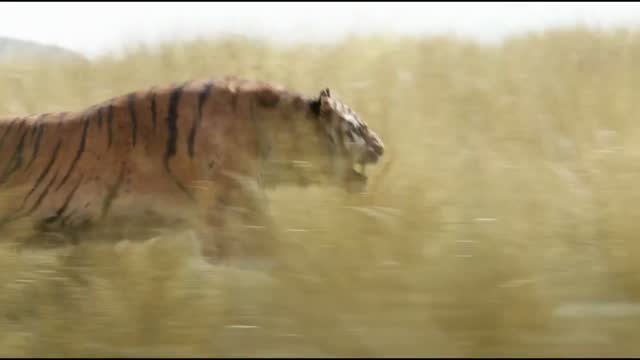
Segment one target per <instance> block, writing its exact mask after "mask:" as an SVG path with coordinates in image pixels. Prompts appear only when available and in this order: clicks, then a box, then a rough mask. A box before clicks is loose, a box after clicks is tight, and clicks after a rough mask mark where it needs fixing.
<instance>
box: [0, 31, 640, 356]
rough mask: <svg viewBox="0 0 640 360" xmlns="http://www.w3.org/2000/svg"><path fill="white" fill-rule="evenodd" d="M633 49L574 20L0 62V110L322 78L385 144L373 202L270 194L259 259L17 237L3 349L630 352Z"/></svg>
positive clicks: (184, 244) (304, 87)
mask: <svg viewBox="0 0 640 360" xmlns="http://www.w3.org/2000/svg"><path fill="white" fill-rule="evenodd" d="M639 59H640V33H636V32H631V31H627V30H624V29H619V30H615V31H607V32H605V31H595V30H590V29H586V28H575V29H565V30H555V31H548V32H545V33H538V34H527V35H523V36H520V37H516V38H512V39H510V40H509V41H507V42H506V43H505V44H504V45H502V46H499V47H489V46H480V45H478V44H475V43H473V42H470V41H466V40H464V39H456V38H448V37H442V38H429V39H411V38H383V37H379V38H373V37H371V38H353V39H349V40H348V41H345V42H343V43H340V44H338V45H335V46H323V47H317V46H313V45H309V46H297V47H293V48H279V49H278V48H269V47H266V46H265V45H261V44H260V43H257V42H252V41H249V40H243V39H229V40H221V41H216V42H210V41H206V40H198V41H193V42H188V43H179V44H178V43H176V44H173V43H172V44H165V45H162V46H159V47H158V48H143V47H140V48H136V49H131V50H130V51H129V52H128V53H127V54H126V55H125V56H123V57H121V58H116V57H112V58H102V59H99V60H97V61H95V62H93V63H90V64H66V65H56V66H53V65H48V64H46V62H41V63H38V62H30V63H26V62H25V63H14V64H7V65H0V113H2V114H22V113H25V112H29V113H30V112H45V111H58V110H68V109H78V108H82V107H84V106H88V105H91V104H93V103H95V102H98V101H102V100H105V99H107V98H109V97H111V96H114V95H119V94H122V93H125V92H127V91H130V90H132V89H136V88H144V87H147V86H151V85H155V84H160V83H165V82H171V81H183V80H185V79H187V78H196V77H210V76H224V75H229V74H233V75H238V76H242V77H247V78H257V79H261V80H267V81H273V82H277V83H281V84H284V85H287V86H291V87H294V88H296V89H299V90H301V91H304V92H307V93H309V94H315V93H317V92H318V91H319V90H320V89H321V88H322V87H324V86H329V87H331V88H332V91H333V92H335V93H337V94H338V96H340V97H342V98H343V99H344V100H345V101H346V102H347V103H349V104H350V105H351V106H352V107H353V108H354V109H356V111H358V112H359V113H360V114H361V116H362V118H363V119H365V120H366V121H367V122H369V123H370V124H371V125H372V126H373V128H374V129H376V130H377V131H378V132H379V133H380V134H381V136H382V138H383V140H384V141H385V143H386V145H387V154H388V155H387V157H386V158H385V161H389V160H391V159H392V162H391V163H389V164H387V165H388V167H387V168H386V169H387V171H386V172H383V170H382V169H383V166H379V167H377V168H376V169H371V170H372V176H373V181H374V183H373V184H372V187H371V192H370V193H368V194H367V195H365V196H348V195H346V194H344V193H342V192H340V191H336V190H335V189H319V188H311V189H279V190H277V191H274V192H272V193H270V197H271V201H272V208H273V212H274V216H275V217H276V220H277V222H278V224H279V226H280V227H281V230H282V234H281V235H282V237H281V240H280V244H279V247H278V251H277V259H276V260H277V261H276V264H277V265H276V267H275V268H274V269H273V270H270V271H268V272H260V271H253V270H246V269H241V268H237V269H236V268H233V267H211V266H205V265H203V264H202V263H201V262H200V260H199V258H198V257H197V255H195V248H194V247H195V244H194V242H193V240H192V239H191V238H190V237H189V234H180V233H178V234H174V233H168V234H165V235H163V236H160V237H159V238H157V239H155V240H154V241H150V242H146V243H132V244H128V243H123V244H120V245H118V246H117V247H113V246H107V245H105V244H96V243H91V242H90V241H89V242H87V244H85V245H83V246H80V247H79V248H77V249H74V250H72V251H70V252H68V253H67V252H64V251H59V252H55V251H53V250H50V251H39V252H36V251H34V252H31V253H20V254H17V253H16V252H15V251H14V250H13V249H12V248H11V247H10V246H9V245H7V246H6V247H5V248H2V249H1V250H0V287H1V288H2V291H0V355H1V356H21V357H32V356H33V357H35V356H52V355H53V356H73V357H76V356H120V357H122V356H378V357H382V356H421V357H427V356H591V357H597V356H633V354H637V352H638V350H640V346H638V345H637V344H638V343H637V340H636V333H637V330H638V329H639V328H640V316H639V315H638V313H637V310H636V312H634V311H633V309H635V308H634V307H633V306H631V307H630V306H626V307H624V306H622V305H616V304H627V305H628V304H632V305H634V304H635V303H636V302H640V282H639V281H640V272H639V271H640V262H639V261H638V259H639V258H640V243H638V239H637V234H638V233H639V231H640V222H638V220H637V219H638V215H640V206H638V204H637V203H636V201H638V200H640V190H638V189H637V188H636V184H638V183H639V182H640V172H638V171H639V170H640V165H639V164H640V126H637V125H636V124H637V121H638V115H640V114H639V110H640V102H638V101H637V95H638V91H640V88H639V87H638V86H639V85H638V84H640V70H638V69H637V63H638V60H639ZM20 231H23V230H16V232H15V234H18V233H19V232H20ZM6 236H8V237H10V235H6ZM88 240H90V239H88ZM65 251H66V250H65ZM575 304H583V305H584V306H582V307H579V309H581V310H580V311H578V312H576V311H573V312H571V311H570V310H571V309H576V307H575ZM603 307H606V308H613V309H618V310H619V311H618V312H612V311H609V312H606V311H605V312H603V311H598V309H603ZM585 309H586V310H585ZM572 314H573V315H572Z"/></svg>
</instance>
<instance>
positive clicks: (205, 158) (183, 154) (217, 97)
mask: <svg viewBox="0 0 640 360" xmlns="http://www.w3.org/2000/svg"><path fill="white" fill-rule="evenodd" d="M260 89H271V88H270V87H269V85H267V84H262V83H252V82H247V81H240V80H235V79H220V80H208V81H193V82H189V83H185V84H180V85H169V86H165V87H156V88H151V89H148V90H145V91H139V92H133V93H129V94H127V95H124V96H120V97H116V98H113V99H111V100H108V101H106V102H103V103H101V104H97V105H94V106H92V107H90V108H87V109H86V110H84V111H81V112H75V113H70V112H67V113H51V114H43V115H33V116H29V117H24V118H20V117H16V118H5V119H2V121H1V123H0V187H2V188H3V189H9V190H11V191H12V192H13V193H14V195H15V196H14V197H13V198H14V199H16V200H14V201H13V202H12V204H11V206H9V208H8V211H7V212H6V214H4V216H3V219H4V221H5V222H6V221H10V220H14V219H17V218H21V217H25V216H30V217H33V218H34V219H35V220H36V222H38V223H40V224H43V225H46V226H47V227H53V228H55V227H59V228H67V227H74V226H77V225H82V224H91V223H95V222H97V221H100V220H104V219H106V218H107V217H109V216H111V215H113V216H121V217H123V218H128V217H136V216H138V215H141V214H144V213H149V212H152V213H158V214H165V215H168V216H171V217H183V218H188V217H190V216H192V215H193V214H192V213H189V212H188V211H185V209H193V210H195V211H200V210H204V209H199V208H198V207H197V206H196V207H194V206H193V205H194V204H195V203H197V201H196V200H197V198H198V191H199V190H198V188H199V187H200V188H206V191H207V192H208V194H209V196H211V193H212V192H213V193H214V196H215V193H216V192H221V193H222V192H224V191H225V187H226V186H229V185H230V184H231V182H230V180H229V178H228V177H227V176H224V174H222V172H223V170H224V171H237V172H240V173H242V172H246V171H247V170H249V169H248V168H250V167H252V166H255V165H254V162H252V159H254V158H255V156H256V152H257V149H256V142H255V137H256V134H255V131H254V130H255V129H253V128H251V126H252V124H251V123H250V121H249V115H250V114H249V113H250V111H251V108H252V101H253V100H254V99H253V98H252V97H251V96H252V94H254V93H255V92H256V91H258V92H259V91H261V90H260ZM205 117H206V118H207V119H208V121H206V122H203V121H202V119H203V118H205ZM205 179H206V181H205ZM210 205H211V204H207V203H204V204H203V205H202V206H204V207H205V208H206V207H207V206H210Z"/></svg>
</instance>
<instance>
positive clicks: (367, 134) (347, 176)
mask: <svg viewBox="0 0 640 360" xmlns="http://www.w3.org/2000/svg"><path fill="white" fill-rule="evenodd" d="M310 107H311V113H312V114H313V115H315V117H316V119H315V121H316V122H317V125H318V127H319V128H320V131H321V133H323V134H321V135H324V136H325V137H326V139H327V141H328V150H329V154H328V155H329V156H328V161H329V166H330V172H331V173H332V175H333V177H334V180H338V181H339V182H340V183H341V185H343V186H345V187H346V188H347V189H348V190H350V191H353V190H361V189H362V187H363V186H364V185H365V184H366V181H367V176H366V175H365V172H364V170H365V167H366V166H367V165H370V164H376V163H377V162H378V160H379V159H380V158H381V157H382V155H383V154H384V149H385V147H384V143H383V142H382V140H381V139H380V137H379V136H378V134H376V133H375V132H374V131H373V130H372V129H371V128H370V127H369V126H368V125H367V123H365V122H364V121H363V120H361V119H360V117H359V116H358V114H357V113H356V112H355V111H353V110H352V109H351V108H350V107H349V106H347V105H345V104H344V103H342V102H341V101H339V100H337V99H336V98H334V97H332V96H331V91H330V90H329V89H328V88H325V89H323V90H322V91H320V94H319V96H318V97H317V99H315V100H313V101H311V103H310Z"/></svg>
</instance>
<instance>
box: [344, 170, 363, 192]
mask: <svg viewBox="0 0 640 360" xmlns="http://www.w3.org/2000/svg"><path fill="white" fill-rule="evenodd" d="M365 169H366V164H365V163H352V164H351V166H349V167H348V168H347V171H346V174H345V178H344V180H345V185H346V189H347V190H348V191H349V192H362V191H364V189H365V187H366V185H367V180H368V177H367V175H366V173H365Z"/></svg>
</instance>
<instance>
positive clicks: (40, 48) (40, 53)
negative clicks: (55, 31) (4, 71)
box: [0, 36, 87, 63]
mask: <svg viewBox="0 0 640 360" xmlns="http://www.w3.org/2000/svg"><path fill="white" fill-rule="evenodd" d="M24 58H43V59H46V60H50V61H68V60H72V61H83V62H84V61H87V58H85V57H84V56H83V55H81V54H79V53H77V52H75V51H71V50H67V49H64V48H61V47H58V46H53V45H45V44H39V43H36V42H32V41H25V40H18V39H12V38H6V37H1V36H0V63H2V62H10V61H13V60H17V59H24Z"/></svg>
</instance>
